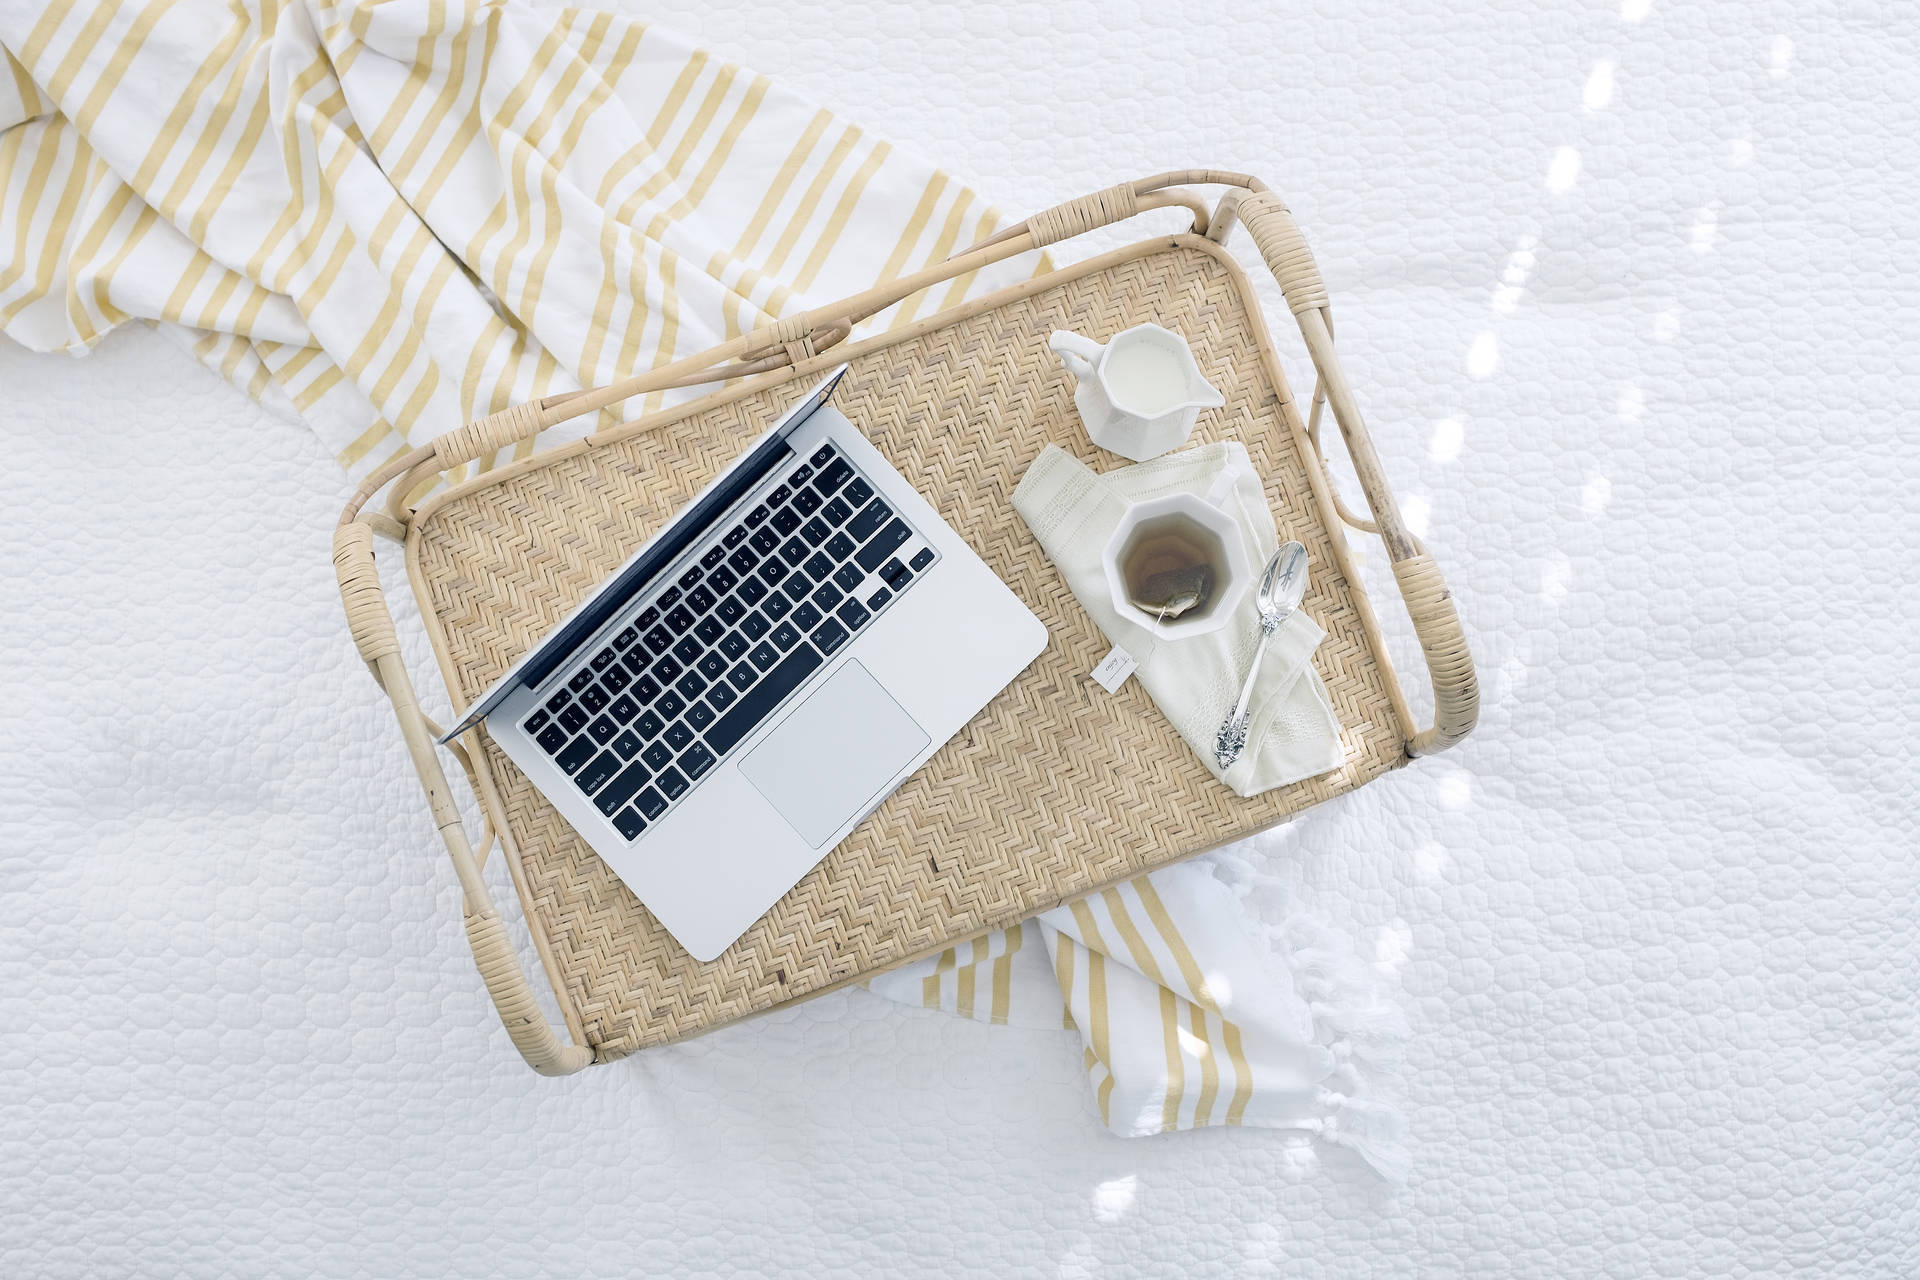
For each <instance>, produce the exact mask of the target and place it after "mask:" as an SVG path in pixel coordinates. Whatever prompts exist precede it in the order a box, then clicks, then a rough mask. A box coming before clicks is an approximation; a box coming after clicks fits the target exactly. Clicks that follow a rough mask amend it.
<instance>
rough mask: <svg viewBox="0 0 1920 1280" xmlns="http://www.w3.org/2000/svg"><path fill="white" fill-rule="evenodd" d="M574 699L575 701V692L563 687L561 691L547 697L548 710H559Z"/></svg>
mask: <svg viewBox="0 0 1920 1280" xmlns="http://www.w3.org/2000/svg"><path fill="white" fill-rule="evenodd" d="M572 701H573V694H572V693H570V692H568V691H567V690H565V689H562V690H561V691H560V692H558V693H556V694H554V695H553V696H552V697H551V698H548V699H547V710H549V711H558V710H559V709H560V708H562V707H564V706H566V705H567V704H568V703H569V702H572Z"/></svg>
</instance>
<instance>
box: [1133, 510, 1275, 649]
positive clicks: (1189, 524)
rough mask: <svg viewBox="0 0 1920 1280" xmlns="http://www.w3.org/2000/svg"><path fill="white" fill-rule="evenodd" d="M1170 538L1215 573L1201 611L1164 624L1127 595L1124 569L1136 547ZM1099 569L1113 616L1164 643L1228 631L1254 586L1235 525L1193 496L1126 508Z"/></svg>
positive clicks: (1243, 546) (1236, 523)
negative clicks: (1181, 540)
mask: <svg viewBox="0 0 1920 1280" xmlns="http://www.w3.org/2000/svg"><path fill="white" fill-rule="evenodd" d="M1168 533H1173V534H1178V535H1184V536H1186V537H1187V538H1189V539H1191V541H1192V542H1193V543H1194V544H1195V545H1196V546H1197V547H1199V548H1200V549H1201V550H1202V551H1203V552H1204V558H1205V559H1206V560H1207V562H1208V563H1209V564H1210V565H1211V566H1212V567H1213V570H1214V577H1215V579H1216V581H1215V582H1214V584H1213V589H1212V591H1211V592H1210V593H1209V594H1208V597H1207V600H1206V603H1205V604H1204V605H1201V606H1199V607H1198V608H1195V609H1193V610H1191V611H1189V612H1187V613H1183V614H1181V615H1180V616H1179V617H1176V618H1166V619H1162V618H1157V617H1155V615H1154V614H1152V613H1150V612H1148V611H1146V610H1144V609H1141V608H1140V607H1139V606H1137V605H1135V604H1134V603H1133V600H1132V598H1131V594H1132V593H1131V592H1129V591H1128V589H1127V563H1128V560H1129V559H1130V558H1131V557H1130V554H1129V553H1130V552H1133V551H1134V550H1135V545H1136V543H1142V542H1145V541H1148V540H1151V539H1153V538H1157V537H1160V536H1164V535H1166V534H1168ZM1101 564H1102V566H1103V567H1104V568H1105V570H1106V574H1107V590H1108V591H1109V592H1110V593H1111V594H1112V596H1113V608H1114V611H1115V612H1116V613H1118V614H1119V615H1120V616H1121V617H1122V618H1125V619H1126V620H1127V621H1129V622H1132V623H1135V624H1137V625H1139V626H1142V627H1145V628H1146V629H1147V630H1149V631H1151V632H1153V633H1154V635H1156V636H1158V637H1160V638H1161V639H1163V640H1177V639H1181V638H1183V637H1185V636H1197V635H1205V634H1206V633H1208V632H1210V631H1217V630H1219V629H1220V628H1221V627H1224V626H1226V625H1227V623H1228V622H1229V621H1231V620H1232V618H1233V614H1234V611H1235V610H1236V609H1238V608H1239V607H1240V601H1241V600H1242V599H1243V598H1244V597H1245V596H1246V594H1247V589H1248V588H1249V587H1250V586H1252V585H1253V568H1252V566H1251V565H1249V564H1248V563H1247V551H1246V540H1245V538H1244V537H1243V536H1242V534H1241V531H1240V524H1239V522H1238V521H1236V520H1235V519H1234V518H1233V517H1232V516H1230V515H1228V514H1227V513H1226V512H1225V511H1222V510H1221V509H1220V508H1219V507H1216V506H1214V505H1213V504H1212V503H1211V502H1208V501H1207V500H1206V499H1205V498H1202V497H1200V496H1199V495H1198V494H1192V493H1169V494H1166V495H1164V496H1162V497H1158V498H1149V499H1147V500H1145V501H1143V502H1136V503H1134V504H1133V505H1131V506H1129V507H1128V508H1127V510H1126V514H1125V515H1123V516H1121V517H1120V523H1119V524H1118V525H1117V526H1115V528H1114V531H1113V536H1112V537H1110V538H1108V539H1107V547H1106V551H1105V552H1104V553H1103V554H1102V556H1101Z"/></svg>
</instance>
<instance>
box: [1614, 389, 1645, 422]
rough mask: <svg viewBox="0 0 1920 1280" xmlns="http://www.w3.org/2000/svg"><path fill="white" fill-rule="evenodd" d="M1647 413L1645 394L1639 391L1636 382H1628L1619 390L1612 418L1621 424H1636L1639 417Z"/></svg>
mask: <svg viewBox="0 0 1920 1280" xmlns="http://www.w3.org/2000/svg"><path fill="white" fill-rule="evenodd" d="M1646 411H1647V393H1646V392H1644V391H1642V390H1641V389H1640V384H1639V383H1637V382H1629V383H1628V384H1627V385H1626V386H1624V387H1622V388H1620V398H1619V399H1618V400H1617V401H1615V402H1614V406H1613V412H1614V416H1615V417H1617V418H1619V419H1620V421H1622V422H1638V421H1640V415H1641V414H1643V413H1645V412H1646Z"/></svg>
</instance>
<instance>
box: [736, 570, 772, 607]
mask: <svg viewBox="0 0 1920 1280" xmlns="http://www.w3.org/2000/svg"><path fill="white" fill-rule="evenodd" d="M766 594H767V584H766V583H764V582H762V581H760V579H759V578H758V577H752V578H748V579H747V580H746V581H745V582H742V583H741V584H740V601H741V603H742V604H745V605H746V606H747V608H749V609H751V608H753V606H754V605H757V604H759V603H760V601H761V600H762V599H763V598H765V596H766Z"/></svg>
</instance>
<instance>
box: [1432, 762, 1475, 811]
mask: <svg viewBox="0 0 1920 1280" xmlns="http://www.w3.org/2000/svg"><path fill="white" fill-rule="evenodd" d="M1434 798H1435V799H1437V800H1438V801H1439V802H1440V807H1441V808H1442V809H1447V810H1451V811H1454V812H1458V811H1459V810H1461V809H1464V808H1466V807H1467V806H1468V805H1470V804H1472V803H1473V775H1472V774H1470V773H1468V772H1467V771H1466V770H1465V769H1460V768H1454V769H1449V770H1447V771H1446V772H1445V773H1442V774H1441V775H1440V776H1439V778H1438V779H1436V780H1435V782H1434Z"/></svg>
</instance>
